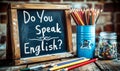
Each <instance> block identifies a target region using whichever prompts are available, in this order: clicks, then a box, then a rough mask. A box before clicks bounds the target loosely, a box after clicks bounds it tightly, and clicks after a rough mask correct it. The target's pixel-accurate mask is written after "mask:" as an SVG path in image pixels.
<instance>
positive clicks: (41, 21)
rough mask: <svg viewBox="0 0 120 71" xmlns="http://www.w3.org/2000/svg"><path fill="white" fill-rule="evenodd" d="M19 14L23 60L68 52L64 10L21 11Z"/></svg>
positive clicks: (18, 11)
mask: <svg viewBox="0 0 120 71" xmlns="http://www.w3.org/2000/svg"><path fill="white" fill-rule="evenodd" d="M17 14H18V28H19V39H20V51H21V57H22V58H24V57H33V56H39V55H46V54H54V53H60V52H67V47H66V34H65V33H66V26H65V23H66V19H65V11H64V10H44V9H27V10H25V9H20V10H17Z"/></svg>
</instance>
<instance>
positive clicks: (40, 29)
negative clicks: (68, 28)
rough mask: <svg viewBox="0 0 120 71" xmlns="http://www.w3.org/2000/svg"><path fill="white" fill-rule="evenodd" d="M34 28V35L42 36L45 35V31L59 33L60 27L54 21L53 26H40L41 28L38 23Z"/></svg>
mask: <svg viewBox="0 0 120 71" xmlns="http://www.w3.org/2000/svg"><path fill="white" fill-rule="evenodd" d="M35 29H36V31H38V32H37V33H36V35H40V34H42V36H43V37H44V36H45V33H50V32H53V33H61V28H60V27H59V24H58V23H56V26H55V27H42V28H41V27H40V25H36V27H35Z"/></svg>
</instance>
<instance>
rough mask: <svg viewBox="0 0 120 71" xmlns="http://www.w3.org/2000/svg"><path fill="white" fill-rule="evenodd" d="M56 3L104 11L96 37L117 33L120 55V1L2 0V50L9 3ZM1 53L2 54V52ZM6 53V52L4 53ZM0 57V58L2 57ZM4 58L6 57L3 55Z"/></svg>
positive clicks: (4, 41)
mask: <svg viewBox="0 0 120 71" xmlns="http://www.w3.org/2000/svg"><path fill="white" fill-rule="evenodd" d="M11 2H14V3H17V2H23V3H56V4H61V3H62V4H70V5H71V7H72V8H95V9H103V12H102V14H101V15H100V17H99V19H98V22H97V23H96V36H99V33H100V32H102V31H107V32H116V33H117V42H118V43H117V44H118V52H119V53H120V1H119V0H1V1H0V50H1V51H2V50H5V48H6V35H7V34H6V29H7V28H6V27H7V25H6V24H7V23H8V19H7V17H8V14H7V10H8V3H11ZM71 23H72V32H73V40H72V41H73V46H74V47H76V40H75V38H76V34H75V33H76V25H75V23H74V21H73V20H71ZM1 51H0V54H1V55H3V54H2V52H1ZM3 53H4V52H3ZM1 55H0V56H1ZM3 56H4V55H3Z"/></svg>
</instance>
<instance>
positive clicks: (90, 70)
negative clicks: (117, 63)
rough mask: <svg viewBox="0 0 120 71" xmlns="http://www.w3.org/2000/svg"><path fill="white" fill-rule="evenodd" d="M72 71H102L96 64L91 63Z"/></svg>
mask: <svg viewBox="0 0 120 71" xmlns="http://www.w3.org/2000/svg"><path fill="white" fill-rule="evenodd" d="M70 71H100V69H99V68H98V67H97V66H96V65H95V63H90V64H88V65H85V66H82V67H79V68H76V69H73V70H70Z"/></svg>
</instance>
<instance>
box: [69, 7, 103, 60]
mask: <svg viewBox="0 0 120 71" xmlns="http://www.w3.org/2000/svg"><path fill="white" fill-rule="evenodd" d="M70 12H71V16H72V17H73V19H74V21H75V23H76V24H77V26H76V36H77V39H76V40H77V53H76V54H77V56H78V57H86V58H93V57H94V51H95V24H96V23H97V20H98V18H99V16H100V14H101V12H102V10H100V9H93V8H92V9H71V11H70Z"/></svg>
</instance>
